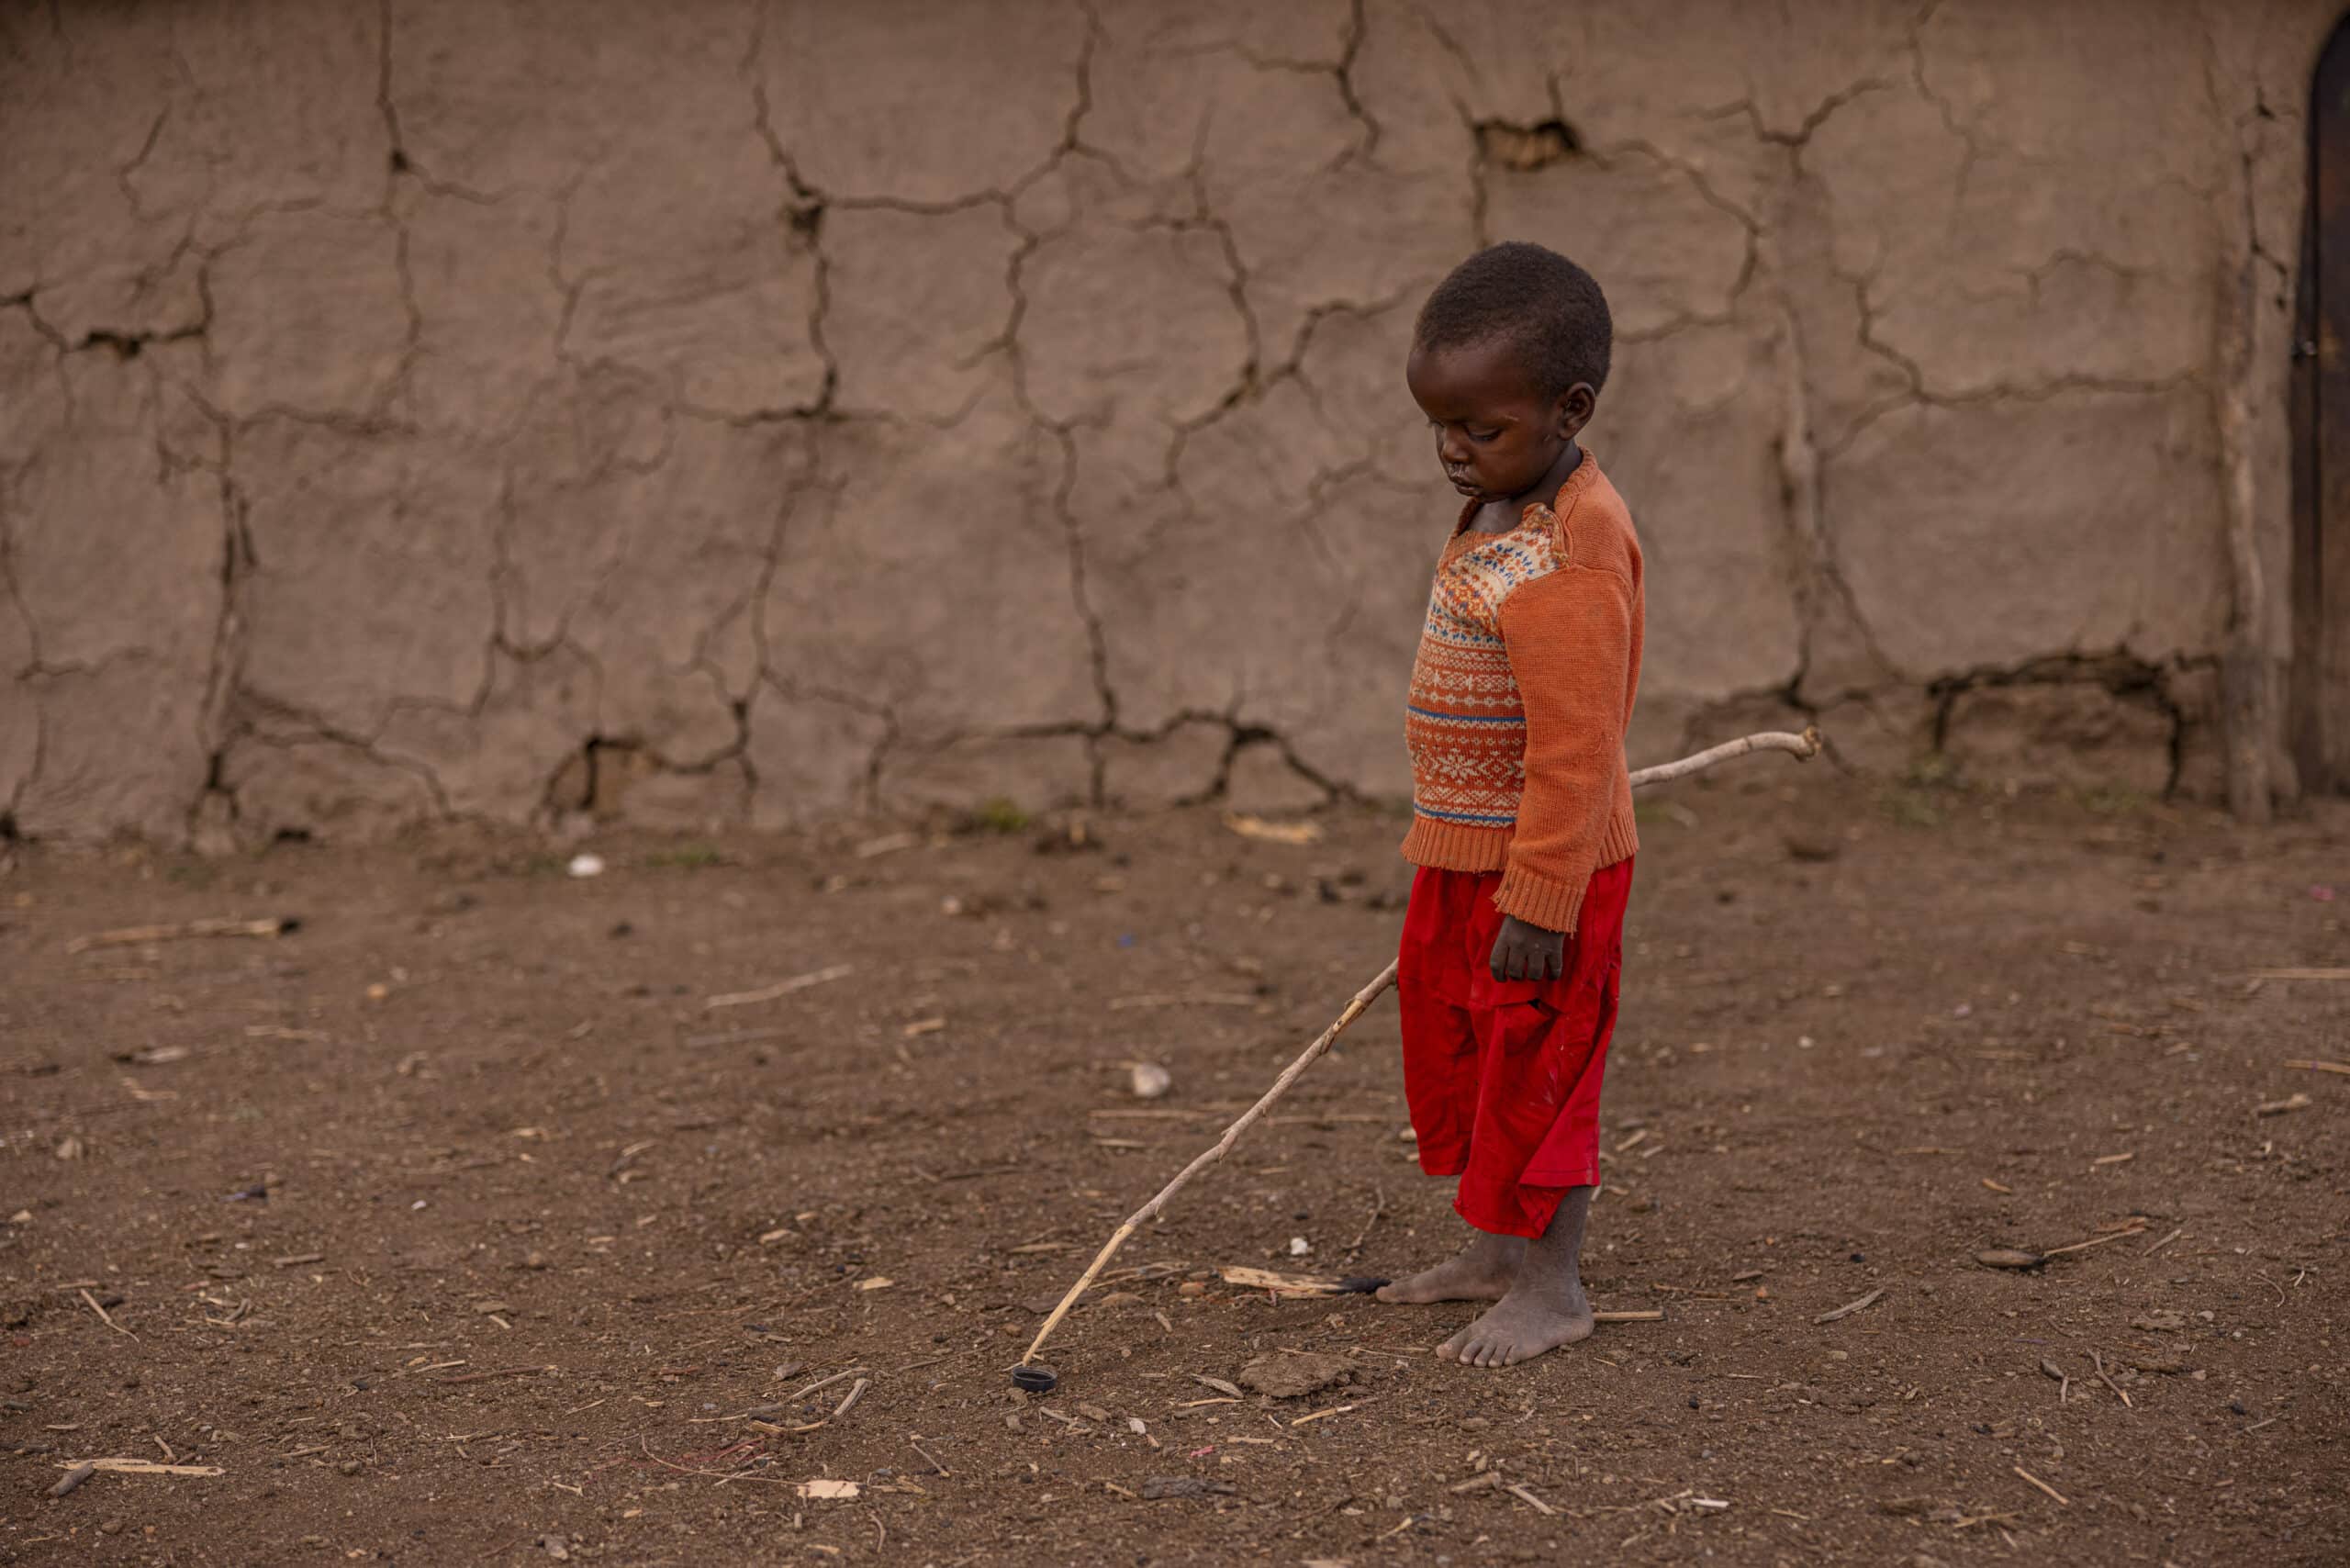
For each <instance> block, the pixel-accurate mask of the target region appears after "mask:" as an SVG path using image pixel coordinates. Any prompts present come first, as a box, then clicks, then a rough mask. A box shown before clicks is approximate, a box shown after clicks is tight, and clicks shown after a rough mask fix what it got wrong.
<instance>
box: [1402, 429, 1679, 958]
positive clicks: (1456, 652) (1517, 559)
mask: <svg viewBox="0 0 2350 1568" xmlns="http://www.w3.org/2000/svg"><path fill="white" fill-rule="evenodd" d="M1475 514H1476V503H1474V502H1472V503H1471V504H1470V505H1468V506H1467V507H1464V508H1463V509H1462V510H1461V514H1460V521H1459V522H1458V523H1456V524H1455V525H1454V529H1453V533H1452V537H1451V538H1450V539H1449V541H1448V542H1447V543H1446V545H1445V550H1444V554H1443V557H1442V559H1441V560H1440V561H1438V565H1437V570H1436V582H1435V586H1434V588H1433V589H1432V590H1431V591H1430V593H1429V596H1428V612H1427V623H1426V625H1425V626H1424V627H1423V629H1422V631H1421V633H1420V651H1419V656H1418V658H1417V659H1416V661H1415V662H1414V664H1413V668H1412V687H1411V695H1410V697H1409V699H1408V700H1407V704H1406V709H1405V714H1404V734H1405V740H1406V743H1407V744H1408V745H1409V746H1410V748H1411V754H1412V812H1413V814H1412V828H1411V832H1410V833H1409V834H1407V835H1406V836H1405V838H1404V857H1405V858H1406V859H1408V860H1411V861H1413V862H1415V863H1416V864H1418V865H1422V866H1436V867H1442V868H1447V869H1450V870H1460V871H1492V870H1500V871H1502V872H1503V873H1504V876H1503V879H1502V884H1501V890H1500V891H1499V892H1498V893H1497V894H1495V898H1494V902H1496V903H1497V904H1499V906H1500V907H1501V908H1502V910H1503V911H1504V912H1505V913H1510V914H1515V915H1516V916H1518V918H1520V919H1522V920H1525V921H1527V923H1528V924H1534V925H1538V926H1540V927H1542V928H1544V929H1546V930H1551V931H1572V930H1573V929H1574V926H1575V919H1576V915H1577V913H1578V912H1579V911H1580V910H1581V907H1582V903H1583V888H1584V885H1585V884H1586V883H1587V882H1589V881H1590V879H1591V874H1592V873H1593V872H1594V871H1595V870H1597V869H1599V868H1601V867H1603V866H1610V865H1613V864H1615V863H1616V862H1617V861H1618V860H1621V859H1623V858H1625V857H1627V856H1629V855H1630V854H1632V853H1633V851H1634V850H1635V849H1637V848H1638V847H1639V836H1638V834H1637V833H1636V832H1635V830H1634V828H1633V823H1632V790H1631V781H1630V779H1629V778H1628V775H1627V772H1626V770H1625V766H1624V732H1625V729H1626V727H1627V726H1628V724H1629V722H1630V721H1631V714H1632V702H1633V699H1634V697H1635V695H1636V694H1637V692H1638V690H1639V671H1640V644H1641V637H1642V633H1643V631H1644V629H1645V626H1644V623H1645V619H1646V616H1645V606H1644V602H1643V599H1642V594H1641V562H1640V547H1639V537H1638V535H1637V534H1636V533H1635V532H1633V528H1632V519H1631V513H1630V512H1629V511H1628V510H1627V509H1626V507H1625V505H1624V501H1623V498H1622V497H1620V496H1618V495H1617V493H1616V488H1615V487H1614V486H1612V485H1610V484H1609V483H1608V482H1607V479H1606V476H1605V475H1603V474H1601V473H1600V471H1599V465H1598V462H1597V460H1596V459H1595V458H1594V457H1593V456H1592V455H1591V454H1590V453H1589V452H1588V451H1586V452H1585V453H1584V454H1583V461H1582V463H1581V464H1579V465H1577V466H1576V468H1575V471H1574V473H1573V474H1572V475H1570V476H1568V479H1567V482H1566V483H1565V484H1564V485H1563V486H1561V487H1560V490H1559V497H1558V503H1557V505H1556V506H1555V507H1545V506H1541V505H1539V504H1536V505H1530V506H1528V507H1527V508H1526V510H1525V511H1524V513H1523V514H1522V515H1521V516H1520V518H1519V520H1518V524H1517V526H1516V528H1514V529H1512V530H1511V531H1510V532H1507V533H1500V534H1483V533H1472V532H1469V522H1470V521H1471V519H1472V518H1473V517H1474V516H1475Z"/></svg>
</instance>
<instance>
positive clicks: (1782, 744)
mask: <svg viewBox="0 0 2350 1568" xmlns="http://www.w3.org/2000/svg"><path fill="white" fill-rule="evenodd" d="M1757 751H1784V752H1786V753H1787V754H1789V755H1790V756H1794V757H1796V759H1797V760H1799V761H1801V760H1807V759H1809V758H1811V757H1814V756H1818V755H1819V732H1818V730H1817V729H1807V730H1805V731H1804V733H1803V734H1799V735H1798V734H1788V733H1787V732H1785V731H1784V730H1772V731H1765V732H1763V733H1762V734H1751V735H1745V736H1742V737H1740V739H1738V740H1734V741H1725V742H1724V743H1722V744H1721V745H1718V746H1713V747H1710V748H1708V749H1707V750H1705V751H1701V752H1698V753H1697V754H1696V755H1695V756H1684V757H1683V758H1682V759H1681V760H1680V761H1678V762H1666V763H1660V764H1659V765H1657V766H1656V767H1643V768H1640V769H1639V771H1637V772H1635V773H1634V774H1633V775H1632V776H1631V778H1632V788H1633V789H1635V790H1639V789H1644V788H1646V787H1647V786H1649V785H1651V784H1665V783H1670V782H1672V781H1673V779H1675V778H1686V777H1688V776H1689V775H1690V774H1692V773H1700V772H1703V771H1704V770H1705V769H1707V768H1708V767H1713V766H1714V765H1715V764H1716V763H1720V762H1728V761H1729V760H1730V758H1732V757H1737V756H1746V755H1747V754H1748V753H1749V752H1757ZM1394 983H1395V965H1394V963H1393V961H1390V962H1389V964H1388V966H1387V967H1386V968H1385V969H1382V970H1380V971H1379V973H1378V974H1377V975H1375V976H1373V977H1372V978H1371V983H1370V984H1368V985H1366V986H1364V987H1363V988H1362V989H1361V990H1360V991H1357V992H1355V994H1354V997H1353V1000H1351V1001H1349V1002H1348V1003H1347V1005H1346V1008H1345V1010H1344V1011H1343V1012H1341V1013H1340V1014H1338V1016H1337V1018H1336V1019H1335V1020H1334V1021H1333V1022H1332V1023H1331V1025H1330V1026H1329V1027H1328V1028H1326V1029H1325V1030H1323V1031H1322V1033H1321V1034H1320V1035H1319V1036H1316V1037H1315V1041H1314V1043H1313V1044H1312V1045H1310V1046H1308V1047H1305V1049H1304V1050H1303V1051H1301V1052H1299V1053H1298V1057H1297V1059H1296V1060H1295V1061H1292V1062H1291V1063H1290V1064H1289V1066H1287V1067H1285V1068H1283V1069H1282V1070H1281V1076H1280V1077H1279V1078H1277V1079H1275V1080H1273V1086H1272V1087H1271V1088H1270V1089H1268V1090H1266V1091H1265V1092H1264V1095H1263V1097H1262V1098H1260V1099H1259V1101H1258V1102H1257V1103H1255V1104H1254V1105H1251V1106H1249V1107H1248V1109H1247V1110H1246V1111H1243V1112H1242V1113H1241V1114H1240V1119H1239V1120H1238V1121H1236V1122H1234V1123H1233V1124H1232V1125H1231V1126H1228V1127H1226V1128H1225V1129H1224V1136H1223V1137H1220V1138H1218V1139H1216V1141H1215V1143H1214V1147H1212V1148H1209V1149H1208V1150H1207V1151H1206V1152H1204V1153H1203V1154H1202V1155H1200V1156H1199V1157H1198V1158H1197V1159H1193V1160H1192V1162H1191V1163H1190V1164H1189V1165H1186V1166H1185V1167H1183V1169H1182V1170H1179V1171H1177V1172H1176V1173H1175V1180H1173V1181H1172V1182H1168V1183H1167V1185H1166V1186H1164V1187H1161V1188H1160V1189H1159V1190H1158V1196H1157V1197H1154V1198H1152V1199H1151V1200H1150V1202H1148V1203H1147V1204H1143V1206H1142V1207H1140V1208H1138V1209H1136V1211H1135V1212H1134V1213H1133V1215H1130V1216H1128V1218H1127V1219H1126V1221H1125V1223H1124V1224H1123V1225H1121V1226H1118V1228H1117V1229H1116V1230H1114V1231H1112V1232H1111V1233H1110V1239H1109V1240H1108V1241H1107V1242H1105V1243H1104V1244H1103V1245H1102V1250H1101V1251H1099V1252H1097V1253H1095V1254H1094V1255H1093V1261H1092V1262H1091V1263H1089V1264H1087V1265H1086V1269H1085V1272H1084V1273H1082V1274H1080V1275H1079V1276H1078V1278H1077V1283H1075V1284H1073V1285H1071V1286H1069V1294H1066V1295H1064V1296H1062V1297H1061V1299H1060V1304H1059V1305H1057V1306H1055V1307H1054V1308H1053V1310H1052V1315H1051V1316H1048V1317H1046V1319H1045V1325H1044V1327H1041V1328H1039V1329H1037V1330H1036V1337H1035V1338H1034V1339H1032V1340H1030V1341H1029V1342H1028V1349H1027V1351H1026V1352H1025V1353H1024V1355H1022V1356H1021V1358H1020V1364H1021V1365H1022V1366H1029V1365H1031V1364H1033V1363H1034V1362H1035V1360H1036V1352H1037V1351H1038V1350H1042V1349H1044V1345H1045V1340H1046V1338H1049V1337H1050V1336H1051V1334H1052V1332H1053V1330H1054V1329H1056V1328H1057V1327H1060V1323H1061V1319H1062V1318H1064V1317H1067V1316H1069V1308H1070V1307H1071V1306H1073V1305H1076V1304H1077V1299H1078V1297H1080V1296H1081V1295H1083V1294H1085V1293H1086V1291H1087V1289H1088V1288H1089V1287H1091V1285H1092V1283H1093V1282H1094V1280H1095V1279H1096V1278H1098V1277H1099V1276H1100V1275H1101V1272H1102V1269H1103V1268H1105V1267H1107V1266H1108V1264H1109V1261H1110V1260H1111V1259H1112V1258H1113V1257H1115V1256H1116V1255H1117V1251H1118V1249H1119V1248H1121V1247H1124V1246H1125V1244H1126V1238H1128V1237H1131V1236H1132V1235H1134V1233H1135V1232H1136V1230H1138V1229H1140V1228H1141V1227H1142V1226H1143V1224H1144V1223H1145V1222H1146V1221H1147V1220H1149V1219H1152V1218H1153V1217H1155V1216H1156V1215H1158V1214H1159V1213H1160V1212H1161V1211H1162V1210H1164V1209H1165V1208H1166V1207H1167V1203H1168V1200H1169V1199H1170V1198H1172V1197H1174V1195H1175V1194H1176V1193H1180V1192H1181V1191H1182V1190H1183V1188H1184V1187H1185V1186H1186V1185H1187V1184H1188V1183H1189V1182H1191V1180H1192V1177H1194V1176H1196V1175H1198V1174H1199V1173H1200V1172H1201V1171H1203V1170H1206V1169H1207V1168H1208V1167H1209V1166H1211V1165H1214V1163H1216V1161H1218V1160H1220V1159H1223V1158H1224V1157H1225V1155H1227V1154H1229V1153H1231V1152H1232V1146H1233V1145H1234V1144H1235V1143H1237V1142H1238V1141H1239V1138H1240V1135H1241V1134H1242V1133H1245V1132H1247V1131H1248V1129H1249V1128H1250V1127H1252V1126H1256V1125H1257V1123H1258V1122H1259V1120H1261V1119H1262V1118H1263V1116H1264V1114H1265V1113H1266V1112H1267V1111H1269V1110H1270V1109H1272V1107H1273V1104H1274V1103H1275V1102H1277V1101H1279V1100H1280V1099H1281V1096H1282V1095H1284V1094H1286V1093H1288V1092H1289V1091H1290V1085H1292V1084H1293V1083H1295V1082H1296V1081H1298V1078H1299V1076H1300V1075H1301V1074H1303V1073H1304V1071H1305V1070H1306V1069H1307V1068H1309V1067H1312V1066H1313V1065H1314V1062H1315V1058H1317V1057H1320V1056H1321V1055H1322V1054H1323V1053H1324V1052H1326V1051H1327V1050H1328V1049H1329V1048H1330V1042H1331V1041H1333V1040H1335V1039H1337V1037H1338V1036H1339V1035H1340V1034H1342V1033H1344V1032H1345V1030H1346V1027H1347V1025H1349V1024H1351V1023H1353V1022H1354V1021H1355V1020H1356V1019H1358V1018H1360V1017H1361V1016H1362V1014H1363V1010H1364V1009H1366V1008H1368V1007H1369V1006H1370V1005H1371V1003H1372V1002H1376V1001H1378V1000H1379V997H1380V994H1381V993H1382V991H1386V989H1387V988H1388V987H1389V986H1391V985H1393V984H1394ZM1880 1294H1882V1293H1880ZM1863 1305H1865V1304H1863Z"/></svg>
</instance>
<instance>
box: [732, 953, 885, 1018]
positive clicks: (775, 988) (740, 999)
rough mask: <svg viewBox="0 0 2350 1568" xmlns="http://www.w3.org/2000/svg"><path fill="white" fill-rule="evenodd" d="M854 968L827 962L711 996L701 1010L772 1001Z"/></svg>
mask: <svg viewBox="0 0 2350 1568" xmlns="http://www.w3.org/2000/svg"><path fill="white" fill-rule="evenodd" d="M854 969H855V966H854V965H850V964H829V965H826V966H825V967H824V968H823V969H811V970H810V971H809V972H808V973H806V974H804V975H794V976H792V977H791V978H790V979H789V980H778V981H776V983H775V984H773V985H763V986H761V987H760V988H759V989H758V990H756V991H730V992H728V993H727V994H726V995H724V996H713V997H711V999H710V1000H709V1001H708V1002H703V1003H702V1004H701V1005H702V1010H703V1011H704V1012H715V1011H717V1010H718V1009H719V1008H721V1007H748V1006H750V1005H752V1004H753V1003H754V1002H773V1001H775V1000H776V999H777V998H778V997H783V996H789V995H790V994H791V993H792V992H793V991H806V990H807V989H808V988H809V987H810V986H811V985H829V984H831V983H832V982H833V981H834V980H841V979H844V978H845V977H846V976H847V975H849V974H850V973H851V972H853V970H854Z"/></svg>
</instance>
